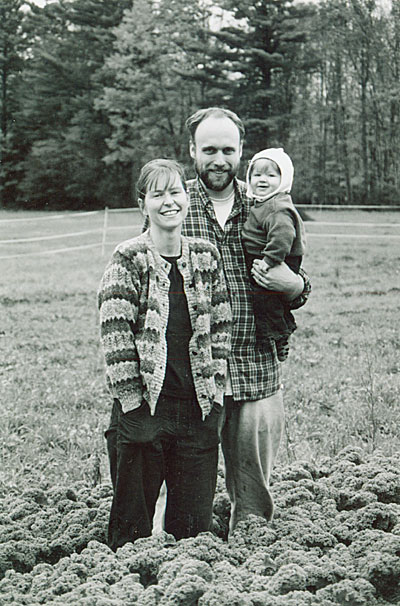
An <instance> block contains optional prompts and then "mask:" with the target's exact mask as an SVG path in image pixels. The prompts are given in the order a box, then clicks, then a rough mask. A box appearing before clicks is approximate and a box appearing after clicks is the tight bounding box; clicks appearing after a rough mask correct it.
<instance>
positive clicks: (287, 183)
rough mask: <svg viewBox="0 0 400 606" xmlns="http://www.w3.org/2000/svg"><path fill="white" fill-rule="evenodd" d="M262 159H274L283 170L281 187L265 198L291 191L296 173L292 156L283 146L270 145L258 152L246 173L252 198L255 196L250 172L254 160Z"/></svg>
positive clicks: (248, 191) (248, 190)
mask: <svg viewBox="0 0 400 606" xmlns="http://www.w3.org/2000/svg"><path fill="white" fill-rule="evenodd" d="M261 159H262V160H273V161H274V162H275V163H276V164H277V165H278V167H279V170H280V171H281V182H280V184H279V187H277V189H276V190H275V191H273V192H271V193H270V194H269V195H268V196H267V197H266V198H265V199H268V198H271V196H274V195H275V194H277V193H278V192H283V193H287V194H288V193H290V190H291V189H292V183H293V173H294V169H293V164H292V161H291V159H290V157H289V156H288V155H287V154H286V153H285V152H284V151H283V148H282V147H270V148H269V149H263V150H262V151H259V152H258V153H256V154H255V155H254V156H253V157H252V159H251V161H250V164H249V167H248V169H247V175H246V183H247V195H248V196H249V197H250V198H254V197H255V196H254V194H253V191H252V189H251V186H250V172H251V169H252V166H253V164H254V162H255V161H256V160H261Z"/></svg>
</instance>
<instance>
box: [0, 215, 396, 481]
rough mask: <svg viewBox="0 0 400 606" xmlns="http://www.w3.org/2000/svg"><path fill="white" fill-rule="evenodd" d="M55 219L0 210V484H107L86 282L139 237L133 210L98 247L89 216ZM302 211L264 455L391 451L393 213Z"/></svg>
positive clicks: (90, 290)
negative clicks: (299, 290)
mask: <svg viewBox="0 0 400 606" xmlns="http://www.w3.org/2000/svg"><path fill="white" fill-rule="evenodd" d="M57 215H58V216H59V215H63V218H62V219H54V220H48V219H47V218H46V217H47V216H48V215H46V213H32V212H31V213H29V212H25V213H22V212H18V213H17V212H5V211H0V232H1V236H0V240H1V242H0V267H1V277H2V279H1V285H0V303H1V324H0V389H1V422H0V441H1V456H2V465H1V471H0V474H1V476H0V481H1V485H2V489H3V490H9V489H10V488H12V487H13V486H15V487H18V486H20V485H21V484H25V485H26V483H29V482H36V481H39V482H41V483H48V484H49V485H51V484H53V483H55V482H64V481H66V482H73V481H75V480H80V479H82V480H85V481H88V482H89V483H95V482H96V481H99V478H100V477H102V478H104V479H105V480H108V468H107V459H106V451H105V443H104V439H103V431H104V429H105V428H106V426H107V421H108V415H109V409H110V398H109V396H108V393H107V391H106V389H105V384H104V372H103V360H102V355H101V352H100V348H99V337H98V316H97V308H96V290H97V286H98V283H99V281H100V277H101V275H102V272H103V270H104V267H105V264H106V262H107V260H108V258H109V256H110V254H111V252H112V249H113V246H114V244H116V243H117V242H118V241H121V240H123V239H126V238H128V237H131V236H132V235H135V234H137V233H139V231H140V225H141V220H140V217H139V215H138V214H137V213H129V214H126V213H123V214H122V213H121V214H119V213H118V214H112V215H110V217H109V227H110V230H109V231H108V233H107V240H106V244H105V254H104V256H102V255H101V244H100V243H101V238H102V233H101V230H102V226H103V214H102V213H97V214H93V215H85V216H82V217H79V218H78V217H76V216H73V214H72V213H57ZM309 215H310V218H311V219H312V221H311V222H309V223H307V232H308V234H309V237H308V250H307V255H306V258H305V262H304V266H305V268H306V270H307V271H308V273H309V275H310V277H311V279H312V283H313V293H312V296H311V298H310V301H309V302H308V303H307V305H306V306H305V307H304V308H303V309H301V310H299V311H298V312H297V313H296V318H297V323H298V325H299V328H298V330H297V331H296V333H295V335H294V336H293V338H292V347H291V353H290V355H289V359H288V361H287V362H286V363H285V364H284V365H283V379H284V387H285V405H286V419H287V422H286V435H285V440H284V443H283V445H282V448H281V451H280V459H279V461H278V465H279V464H283V463H286V462H289V461H294V460H297V459H307V460H315V461H317V460H319V459H321V458H322V457H324V456H331V455H333V454H336V453H337V452H338V451H339V450H340V449H341V448H342V447H343V446H346V445H348V444H351V445H357V446H362V447H363V448H364V449H365V450H366V451H369V452H371V451H373V450H374V449H377V448H380V449H382V450H383V451H384V452H385V453H386V454H391V453H393V452H394V451H396V450H398V449H399V438H400V406H399V401H400V374H399V371H400V369H399V349H400V335H399V328H398V324H399V304H398V301H399V294H400V269H399V268H400V246H399V243H400V240H399V239H396V238H393V237H392V236H394V235H396V236H399V235H400V226H399V227H395V226H393V224H394V223H397V224H398V225H399V224H400V213H396V212H394V211H393V212H386V211H385V212H380V213H376V212H365V211H363V212H362V211H340V212H338V211H322V212H321V211H310V212H309ZM39 217H42V218H43V220H37V219H38V218H39ZM11 219H13V220H14V219H18V221H15V222H10V220H11ZM22 219H29V221H25V220H22ZM326 222H335V223H337V222H342V223H349V225H340V226H338V225H325V224H324V223H326ZM92 230H96V232H95V233H86V234H83V235H74V236H69V237H68V238H64V237H63V238H60V239H52V240H48V241H46V240H34V241H31V242H25V243H23V242H20V243H13V244H9V243H3V240H7V239H22V238H41V237H44V236H55V235H62V234H65V233H73V234H75V233H77V232H79V231H92ZM312 234H317V235H312ZM321 234H341V235H342V237H339V236H332V235H326V236H321ZM352 234H355V235H358V236H360V237H358V238H354V237H352ZM345 235H346V237H344V236H345ZM375 236H382V237H379V238H377V237H375ZM96 243H97V245H96ZM91 244H93V245H96V246H94V247H93V248H87V249H81V250H76V251H68V252H59V253H54V254H47V253H48V251H49V250H53V251H54V250H55V249H60V248H64V247H69V246H84V245H91ZM39 252H42V253H46V254H40V255H39V254H36V253H39ZM12 255H21V256H18V257H14V256H12ZM11 256H12V257H11ZM5 257H9V258H5Z"/></svg>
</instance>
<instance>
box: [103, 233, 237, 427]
mask: <svg viewBox="0 0 400 606" xmlns="http://www.w3.org/2000/svg"><path fill="white" fill-rule="evenodd" d="M170 268H171V264H170V263H169V262H168V261H166V260H165V259H163V258H162V257H161V256H160V254H159V253H158V252H157V250H156V248H155V246H154V244H153V242H152V240H151V237H150V233H149V231H148V230H147V231H146V232H144V233H143V234H141V235H140V236H138V237H137V238H133V239H131V240H127V241H126V242H123V243H122V244H120V245H119V246H117V248H116V249H115V251H114V254H113V255H112V258H111V260H110V262H109V264H108V266H107V267H106V270H105V272H104V275H103V278H102V280H101V283H100V288H99V292H98V305H99V309H100V324H101V342H102V347H103V351H104V356H105V362H106V378H107V384H108V387H109V389H110V391H111V393H112V395H113V397H114V398H117V399H118V400H119V401H120V402H121V406H122V410H123V412H128V411H129V410H133V409H135V408H137V407H139V406H140V404H141V403H142V401H143V399H144V400H146V401H147V402H148V404H149V407H150V411H151V414H154V412H155V408H156V404H157V400H158V397H159V395H160V392H161V388H162V385H163V381H164V376H165V372H166V364H167V342H166V330H167V323H168V315H169V297H168V294H169V286H170V282H169V278H168V274H169V271H170ZM178 268H179V271H180V272H181V274H182V276H183V283H184V290H185V294H186V298H187V302H188V308H189V315H190V320H191V324H192V329H193V335H192V337H191V340H190V343H189V358H190V364H191V368H192V374H193V381H194V386H195V390H196V396H197V399H198V402H199V405H200V407H201V410H202V414H203V418H204V417H205V416H206V415H207V414H208V413H209V412H210V411H211V408H212V405H213V403H214V402H217V403H219V404H222V401H223V390H224V386H225V377H226V371H227V358H228V356H229V354H230V346H231V319H232V318H231V308H230V302H229V295H228V292H227V289H226V285H225V279H224V274H223V270H222V264H221V260H220V256H219V253H218V250H217V248H216V247H215V246H214V245H213V244H210V243H209V242H207V241H205V240H201V239H199V238H189V237H183V236H182V255H181V257H180V258H179V259H178Z"/></svg>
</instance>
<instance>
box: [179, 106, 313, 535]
mask: <svg viewBox="0 0 400 606" xmlns="http://www.w3.org/2000/svg"><path fill="white" fill-rule="evenodd" d="M186 125H187V128H188V130H189V133H190V155H191V157H192V159H193V160H194V165H195V169H196V172H197V178H196V179H193V180H191V181H189V182H188V191H189V194H190V208H189V212H188V215H187V218H186V220H185V223H184V226H183V233H184V234H185V235H187V236H197V237H201V238H205V239H207V240H209V241H211V242H212V243H214V244H215V245H216V246H217V247H218V249H219V251H220V253H221V257H222V261H223V265H224V271H225V278H226V282H227V287H228V290H229V293H230V299H231V303H232V312H233V319H234V326H233V335H232V355H231V357H230V358H229V377H228V381H227V385H226V390H225V406H224V410H225V422H224V425H223V429H222V435H221V442H222V450H223V454H224V459H225V481H226V487H227V491H228V494H229V498H230V501H231V519H230V532H232V531H233V529H234V528H235V526H236V525H237V523H238V522H239V521H241V520H243V519H245V518H246V516H247V515H248V514H256V515H259V516H263V517H265V518H266V519H267V520H270V519H271V518H272V515H273V507H274V506H273V499H272V496H271V493H270V490H269V480H270V474H271V470H272V467H273V464H274V461H275V458H276V455H277V452H278V448H279V444H280V441H281V437H282V432H283V426H284V410H283V399H282V391H281V385H280V369H279V363H278V361H277V356H276V350H275V345H274V344H273V343H272V342H271V347H270V350H269V351H268V350H267V351H261V350H260V349H259V348H257V347H256V331H255V323H254V314H253V309H252V303H251V299H250V293H249V282H248V274H247V269H246V263H245V258H244V253H243V249H242V245H241V231H242V226H243V224H244V222H245V221H246V219H247V215H248V212H249V201H248V199H247V198H246V195H245V184H244V183H243V182H241V181H239V180H237V178H236V175H237V173H238V170H239V165H240V158H241V155H242V147H243V136H244V127H243V124H242V122H241V120H240V119H239V118H238V116H237V115H236V114H234V113H233V112H231V111H229V110H226V109H222V108H207V109H202V110H199V111H197V112H196V113H195V114H193V115H192V116H190V117H189V118H188V120H187V122H186ZM256 263H257V262H255V264H256ZM301 276H303V277H301ZM254 277H255V279H256V280H257V282H258V283H259V284H260V285H261V286H263V287H265V288H268V289H270V290H278V291H280V292H283V293H285V294H286V296H287V297H288V299H290V300H293V302H292V307H293V308H296V307H300V306H301V305H303V304H304V303H305V301H306V299H307V297H308V293H309V290H310V284H309V281H308V279H307V277H306V276H305V274H304V273H301V274H300V275H296V274H294V273H293V272H291V270H290V269H289V268H288V267H287V266H286V265H285V264H284V263H283V264H281V265H279V266H277V267H275V268H273V270H269V271H268V273H266V274H265V273H263V272H262V271H261V270H260V268H257V266H256V267H255V269H254ZM303 278H304V281H303Z"/></svg>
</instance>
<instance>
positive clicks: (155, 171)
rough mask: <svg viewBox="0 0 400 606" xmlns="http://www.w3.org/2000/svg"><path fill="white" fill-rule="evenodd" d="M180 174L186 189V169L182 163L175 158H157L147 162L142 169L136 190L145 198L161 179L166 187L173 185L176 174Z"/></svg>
mask: <svg viewBox="0 0 400 606" xmlns="http://www.w3.org/2000/svg"><path fill="white" fill-rule="evenodd" d="M176 175H178V177H179V178H180V180H181V182H182V185H183V187H184V189H185V191H186V183H185V181H186V177H185V169H184V168H183V166H182V164H179V162H176V161H175V160H168V159H166V158H157V159H156V160H150V162H147V164H145V165H144V166H143V168H142V170H141V171H140V175H139V178H138V180H137V183H136V192H137V195H138V198H140V199H143V198H144V197H145V195H146V193H147V192H148V191H149V189H150V188H151V187H152V186H153V185H155V184H156V183H157V182H158V181H159V180H160V179H163V181H164V185H165V187H168V186H169V185H172V183H173V182H174V180H175V176H176Z"/></svg>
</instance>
